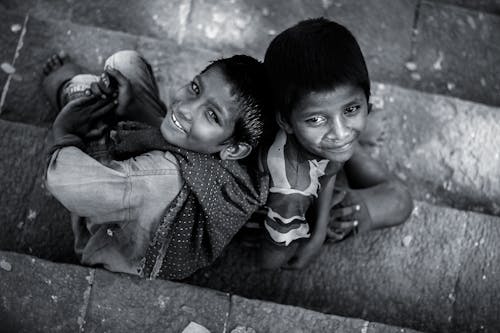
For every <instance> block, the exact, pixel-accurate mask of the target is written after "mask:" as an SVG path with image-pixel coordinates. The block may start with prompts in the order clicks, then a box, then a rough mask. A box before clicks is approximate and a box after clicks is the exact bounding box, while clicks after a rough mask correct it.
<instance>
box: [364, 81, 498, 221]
mask: <svg viewBox="0 0 500 333" xmlns="http://www.w3.org/2000/svg"><path fill="white" fill-rule="evenodd" d="M372 90H373V95H374V98H373V102H374V108H373V112H372V113H371V114H370V115H369V119H368V126H367V130H366V131H365V133H364V135H363V140H364V141H365V143H367V144H368V145H369V146H368V149H369V151H370V152H371V153H372V155H373V156H374V157H375V158H377V159H378V160H380V161H382V162H385V164H386V165H387V166H388V168H389V169H390V170H392V171H393V172H394V173H395V174H396V175H398V176H399V178H401V179H402V180H404V181H405V182H406V183H407V184H408V186H409V188H410V189H411V192H412V194H413V196H414V198H417V199H419V200H425V201H428V202H431V203H434V204H438V205H447V206H451V207H456V208H459V209H464V210H474V211H479V212H485V213H488V214H494V215H499V214H500V150H499V147H500V108H498V107H490V106H487V105H483V104H478V103H472V102H468V101H464V100H460V99H457V98H453V97H445V96H441V95H434V94H428V93H423V92H418V91H414V90H408V89H404V88H400V87H396V86H390V85H384V84H375V85H374V87H373V89H372Z"/></svg>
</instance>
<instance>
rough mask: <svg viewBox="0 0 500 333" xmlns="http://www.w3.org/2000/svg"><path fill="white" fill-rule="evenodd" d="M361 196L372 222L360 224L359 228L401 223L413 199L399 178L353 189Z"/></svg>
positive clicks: (408, 211)
mask: <svg viewBox="0 0 500 333" xmlns="http://www.w3.org/2000/svg"><path fill="white" fill-rule="evenodd" d="M354 191H355V192H357V193H358V194H359V195H361V196H362V197H363V200H364V203H365V205H366V207H367V209H368V212H369V214H370V217H371V219H372V224H371V225H370V226H368V225H360V226H359V230H360V231H364V230H363V229H366V230H370V229H380V228H384V227H390V226H394V225H398V224H401V223H403V222H404V221H405V220H406V219H407V218H408V216H409V215H410V214H411V211H412V210H413V200H412V198H411V195H410V192H409V190H408V188H407V187H406V185H404V184H403V183H402V182H400V181H399V180H391V181H386V182H384V183H381V184H378V185H375V186H372V187H369V188H365V189H360V190H354Z"/></svg>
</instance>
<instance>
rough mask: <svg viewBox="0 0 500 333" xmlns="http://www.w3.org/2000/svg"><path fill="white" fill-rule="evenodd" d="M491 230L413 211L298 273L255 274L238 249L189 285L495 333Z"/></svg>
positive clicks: (433, 327) (498, 255)
mask: <svg viewBox="0 0 500 333" xmlns="http://www.w3.org/2000/svg"><path fill="white" fill-rule="evenodd" d="M499 226H500V218H498V217H492V216H488V215H483V214H477V213H472V212H464V211H458V210H454V209H450V208H444V207H437V206H433V205H430V204H427V203H422V202H417V203H416V207H415V210H414V211H413V214H412V216H411V218H410V219H409V221H408V222H407V223H405V224H404V225H402V226H400V227H396V228H392V229H386V230H379V231H374V232H371V233H368V234H365V235H357V236H355V237H352V238H350V239H346V240H345V241H343V242H340V243H337V244H328V245H325V246H324V247H323V250H322V253H321V254H320V255H319V256H318V258H317V259H316V260H315V261H314V262H313V263H312V264H310V266H308V267H307V268H306V269H304V270H302V271H290V270H281V271H279V270H277V271H262V270H260V269H259V268H258V267H257V265H256V262H257V256H256V250H255V249H254V248H251V247H244V246H242V245H241V243H242V242H241V241H236V242H233V244H232V246H230V247H229V248H228V249H227V250H226V251H225V254H224V256H222V257H221V258H220V259H219V260H217V262H216V263H215V264H214V265H213V267H211V268H208V269H204V270H201V271H199V272H198V273H196V274H195V275H194V276H193V277H192V278H190V279H189V280H188V282H189V283H194V284H197V285H200V286H203V287H208V288H212V289H217V290H221V291H225V292H230V293H236V294H239V295H242V296H243V297H249V298H257V299H262V300H268V301H273V302H277V303H281V304H289V305H295V306H300V307H304V308H309V309H312V310H316V311H320V312H324V313H335V314H336V315H341V316H347V317H356V318H363V319H365V320H369V321H371V320H376V321H377V322H383V323H385V324H389V325H396V326H403V327H410V328H413V329H417V330H422V331H426V332H499V331H500V319H499V317H498V314H499V313H500V303H499V302H498V295H500V284H499V283H498V279H497V277H498V276H499V274H500V266H499V265H498V262H499V261H500V250H499V247H498V246H497V244H498V242H499V241H500V227H499Z"/></svg>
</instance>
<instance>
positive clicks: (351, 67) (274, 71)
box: [264, 18, 370, 116]
mask: <svg viewBox="0 0 500 333" xmlns="http://www.w3.org/2000/svg"><path fill="white" fill-rule="evenodd" d="M264 66H265V68H266V71H267V73H268V76H269V86H270V88H271V91H272V97H273V102H274V107H275V108H277V110H278V111H279V112H281V113H282V114H283V115H284V116H288V115H289V112H291V111H292V110H293V108H294V107H295V106H296V104H297V103H298V102H299V100H300V98H302V97H304V96H305V95H306V94H308V93H310V92H312V91H324V90H329V89H335V88H336V87H338V86H340V85H343V84H352V85H354V86H356V87H360V88H361V89H363V92H364V93H365V96H366V99H367V100H368V98H369V96H370V79H369V76H368V70H367V68H366V63H365V60H364V58H363V54H362V52H361V49H360V48H359V45H358V42H357V41H356V39H355V38H354V36H353V35H352V34H351V32H350V31H349V30H347V29H346V28H345V27H344V26H342V25H340V24H338V23H335V22H332V21H329V20H327V19H325V18H316V19H309V20H305V21H301V22H299V23H298V24H296V25H295V26H293V27H291V28H289V29H287V30H285V31H283V32H282V33H280V34H279V35H278V36H276V37H275V38H274V39H273V41H272V42H271V44H270V45H269V47H268V49H267V51H266V55H265V58H264Z"/></svg>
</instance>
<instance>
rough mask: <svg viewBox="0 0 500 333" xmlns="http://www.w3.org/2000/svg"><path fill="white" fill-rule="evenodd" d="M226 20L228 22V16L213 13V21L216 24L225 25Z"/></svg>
mask: <svg viewBox="0 0 500 333" xmlns="http://www.w3.org/2000/svg"><path fill="white" fill-rule="evenodd" d="M225 20H226V15H224V14H223V13H220V12H215V13H212V21H214V22H215V23H224V21H225Z"/></svg>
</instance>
